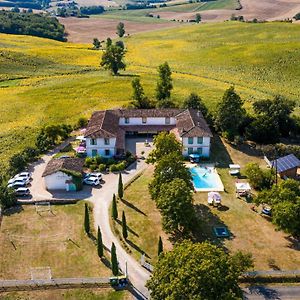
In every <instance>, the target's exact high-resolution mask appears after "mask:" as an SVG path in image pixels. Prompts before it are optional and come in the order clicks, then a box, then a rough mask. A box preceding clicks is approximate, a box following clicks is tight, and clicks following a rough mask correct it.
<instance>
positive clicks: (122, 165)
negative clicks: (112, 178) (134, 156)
mask: <svg viewBox="0 0 300 300" xmlns="http://www.w3.org/2000/svg"><path fill="white" fill-rule="evenodd" d="M116 168H117V171H123V170H125V168H126V161H122V162H120V163H118V164H117V165H116Z"/></svg>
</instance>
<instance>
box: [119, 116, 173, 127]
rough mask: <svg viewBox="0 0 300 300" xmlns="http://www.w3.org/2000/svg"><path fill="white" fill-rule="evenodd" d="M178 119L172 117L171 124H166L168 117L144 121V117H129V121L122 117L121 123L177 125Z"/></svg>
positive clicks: (127, 124) (125, 124) (128, 124)
mask: <svg viewBox="0 0 300 300" xmlns="http://www.w3.org/2000/svg"><path fill="white" fill-rule="evenodd" d="M175 124H176V119H175V118H170V124H166V118H147V122H146V123H143V120H142V118H129V123H125V118H120V120H119V125H122V126H130V125H175Z"/></svg>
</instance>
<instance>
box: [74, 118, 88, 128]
mask: <svg viewBox="0 0 300 300" xmlns="http://www.w3.org/2000/svg"><path fill="white" fill-rule="evenodd" d="M87 124H88V119H87V118H84V117H81V118H79V119H78V121H77V124H76V127H77V128H84V127H86V126H87Z"/></svg>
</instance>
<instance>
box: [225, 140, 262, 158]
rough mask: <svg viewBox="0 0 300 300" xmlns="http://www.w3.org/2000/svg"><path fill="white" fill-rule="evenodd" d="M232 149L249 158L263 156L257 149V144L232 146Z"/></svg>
mask: <svg viewBox="0 0 300 300" xmlns="http://www.w3.org/2000/svg"><path fill="white" fill-rule="evenodd" d="M230 145H231V147H232V148H234V149H235V150H237V151H240V152H242V153H244V154H246V155H248V156H255V157H257V156H263V152H262V150H261V149H258V148H256V145H255V143H242V144H238V145H235V144H230Z"/></svg>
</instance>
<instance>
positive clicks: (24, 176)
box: [15, 172, 31, 180]
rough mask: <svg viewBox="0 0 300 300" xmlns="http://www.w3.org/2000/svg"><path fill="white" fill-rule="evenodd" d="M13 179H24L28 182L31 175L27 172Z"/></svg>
mask: <svg viewBox="0 0 300 300" xmlns="http://www.w3.org/2000/svg"><path fill="white" fill-rule="evenodd" d="M15 178H26V179H28V180H30V179H31V173H29V172H22V173H19V174H17V175H16V176H15Z"/></svg>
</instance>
